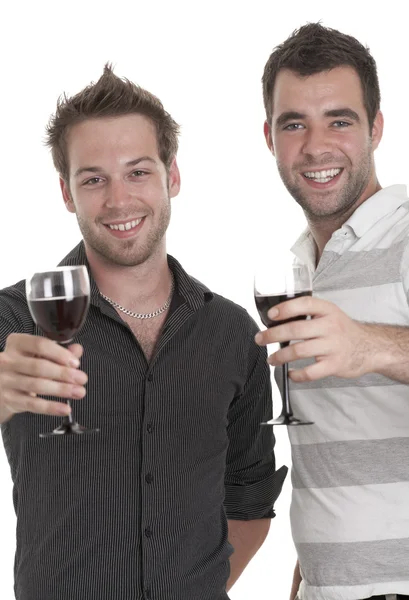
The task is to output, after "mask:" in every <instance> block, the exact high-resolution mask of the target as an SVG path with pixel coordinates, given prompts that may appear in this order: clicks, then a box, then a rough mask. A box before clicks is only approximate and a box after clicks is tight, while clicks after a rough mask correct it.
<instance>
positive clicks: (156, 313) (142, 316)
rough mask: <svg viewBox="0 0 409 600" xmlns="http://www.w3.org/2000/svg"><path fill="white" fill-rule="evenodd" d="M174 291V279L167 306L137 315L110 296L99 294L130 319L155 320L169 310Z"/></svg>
mask: <svg viewBox="0 0 409 600" xmlns="http://www.w3.org/2000/svg"><path fill="white" fill-rule="evenodd" d="M174 289H175V280H174V278H173V277H172V286H171V288H170V294H169V298H168V299H167V300H166V302H165V304H164V305H163V306H162V307H161V308H158V309H157V310H155V311H153V312H150V313H136V312H132V311H131V310H128V309H127V308H124V307H123V306H121V305H120V304H118V303H117V302H115V301H114V300H111V298H108V296H105V294H103V293H102V292H99V293H100V295H101V296H102V297H103V298H104V300H106V301H107V302H109V303H110V304H112V306H114V307H115V308H117V309H118V310H120V311H121V312H123V313H125V314H126V315H128V316H129V317H133V318H134V319H153V318H154V317H157V316H159V315H161V314H162V313H164V312H165V310H167V309H168V308H169V306H170V303H171V302H172V297H173V292H174Z"/></svg>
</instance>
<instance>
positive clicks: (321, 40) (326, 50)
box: [262, 23, 381, 130]
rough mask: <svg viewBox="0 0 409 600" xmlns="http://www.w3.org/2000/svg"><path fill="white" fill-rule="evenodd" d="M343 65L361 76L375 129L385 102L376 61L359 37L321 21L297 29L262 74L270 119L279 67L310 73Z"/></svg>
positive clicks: (265, 102)
mask: <svg viewBox="0 0 409 600" xmlns="http://www.w3.org/2000/svg"><path fill="white" fill-rule="evenodd" d="M341 66H349V67H352V68H353V69H355V71H356V72H357V74H358V76H359V79H360V81H361V85H362V92H363V100H364V106H365V109H366V113H367V116H368V121H369V127H370V130H372V126H373V123H374V120H375V117H376V114H377V112H378V111H379V107H380V103H381V94H380V90H379V81H378V74H377V68H376V62H375V60H374V58H373V57H372V56H371V54H370V52H369V48H367V47H365V46H363V45H362V44H361V43H360V42H358V40H357V39H355V38H354V37H352V36H350V35H346V34H344V33H341V32H340V31H337V30H336V29H331V28H329V27H324V26H323V25H321V24H320V23H308V24H307V25H304V26H303V27H300V28H299V29H298V30H295V31H294V32H293V33H292V34H291V35H290V37H288V38H287V39H286V40H285V42H283V43H282V44H280V45H279V46H277V47H276V48H275V49H274V50H273V52H272V54H271V55H270V58H269V59H268V61H267V63H266V66H265V68H264V74H263V78H262V83H263V98H264V108H265V111H266V116H267V122H268V123H269V124H271V119H272V116H273V102H272V101H273V93H274V85H275V81H276V77H277V75H278V73H279V71H281V70H282V69H290V70H291V71H294V72H295V73H297V74H298V75H301V76H308V75H314V74H316V73H321V72H323V71H329V70H331V69H334V68H335V67H341Z"/></svg>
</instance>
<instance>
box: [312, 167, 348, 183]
mask: <svg viewBox="0 0 409 600" xmlns="http://www.w3.org/2000/svg"><path fill="white" fill-rule="evenodd" d="M342 170H343V169H339V168H338V169H326V170H324V171H306V172H305V173H303V174H302V175H303V177H305V178H306V179H309V180H310V181H315V182H316V183H328V182H329V181H331V180H332V179H334V178H335V177H336V176H337V175H339V174H340V173H341V171H342Z"/></svg>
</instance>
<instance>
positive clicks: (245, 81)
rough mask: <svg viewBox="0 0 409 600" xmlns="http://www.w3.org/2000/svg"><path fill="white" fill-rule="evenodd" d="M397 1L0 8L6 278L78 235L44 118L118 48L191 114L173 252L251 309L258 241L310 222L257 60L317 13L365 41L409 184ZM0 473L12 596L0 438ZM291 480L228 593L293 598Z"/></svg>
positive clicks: (181, 111) (1, 558)
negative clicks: (285, 163) (278, 165)
mask: <svg viewBox="0 0 409 600" xmlns="http://www.w3.org/2000/svg"><path fill="white" fill-rule="evenodd" d="M399 4H400V3H398V2H397V1H396V2H395V1H389V2H387V3H384V4H383V7H382V10H380V9H377V8H376V4H375V3H373V2H367V1H364V2H361V3H360V2H358V1H356V2H348V1H345V0H344V2H342V3H331V2H318V1H317V2H314V1H308V2H302V3H297V2H290V1H283V2H274V0H270V1H268V2H267V1H265V0H252V1H251V2H249V1H246V2H244V1H241V0H235V1H230V0H218V1H214V0H207V1H206V2H195V1H190V2H188V1H187V0H186V2H184V1H182V0H173V1H170V0H169V1H168V2H166V1H165V0H163V1H157V0H156V1H155V0H150V1H149V0H145V1H144V2H141V1H139V0H133V1H132V2H130V1H129V2H123V1H121V0H117V1H115V2H114V3H113V4H112V5H111V6H109V5H108V4H106V5H105V4H104V3H103V2H98V3H97V2H93V1H92V2H91V1H90V2H87V1H85V0H84V1H83V2H78V1H77V0H70V1H68V2H64V3H63V2H61V3H59V2H55V3H53V4H52V5H51V4H50V5H48V4H47V3H45V2H41V1H39V2H33V3H31V2H30V3H29V2H28V0H25V2H24V1H23V2H20V3H17V2H16V3H9V6H8V7H7V8H6V9H3V14H2V17H1V20H0V22H1V26H0V27H1V32H0V50H1V56H2V78H1V79H2V81H1V95H0V106H1V113H0V115H1V138H0V147H1V167H2V173H1V187H0V190H1V197H0V219H1V220H0V226H1V235H0V257H1V258H0V261H1V262H0V267H1V268H0V288H1V287H4V286H6V285H9V284H12V283H14V282H16V281H17V280H19V279H22V278H24V277H25V276H26V275H27V274H28V273H29V272H30V270H31V269H36V268H40V266H41V265H42V264H44V263H45V262H47V263H48V264H50V261H51V262H52V264H56V263H57V262H59V260H60V259H61V258H62V257H63V256H65V254H66V253H67V252H68V251H69V250H70V249H71V248H72V247H73V246H74V245H75V244H76V243H77V241H78V240H79V232H78V229H77V226H76V221H75V217H74V216H73V215H70V214H68V213H67V212H66V211H65V208H64V206H63V203H62V200H61V198H60V192H59V186H58V178H57V175H56V173H55V172H54V170H53V166H52V163H51V158H50V156H49V153H48V150H46V149H45V148H44V146H43V139H44V126H45V124H46V122H47V121H48V118H49V115H50V114H51V113H52V112H53V111H54V109H55V103H56V99H57V97H58V96H59V95H60V94H61V93H62V92H63V91H66V92H68V93H75V92H77V91H79V90H80V89H81V88H82V87H83V86H85V85H87V84H88V83H89V82H90V81H91V80H93V81H95V80H96V79H98V77H99V76H100V74H101V72H102V68H103V65H104V63H105V62H106V61H108V60H109V61H112V62H113V63H114V66H115V72H116V73H117V74H118V75H120V76H126V77H128V78H129V79H132V80H134V81H136V82H137V83H139V84H140V85H142V86H143V87H146V88H147V89H148V90H150V91H152V92H153V93H155V94H156V95H157V96H159V98H161V100H162V101H163V103H164V105H165V108H166V109H167V110H168V111H169V112H170V113H171V114H172V116H173V117H174V118H175V119H176V120H177V121H178V122H179V123H180V124H181V125H182V136H181V143H180V152H179V166H180V170H181V174H182V191H181V193H180V195H179V197H177V198H176V199H175V200H174V201H173V216H172V223H171V227H170V230H169V234H168V249H169V252H170V253H171V254H173V255H175V256H176V257H177V258H178V259H179V260H180V261H181V263H182V264H183V265H184V267H185V268H186V269H187V271H188V272H190V273H191V274H193V275H195V276H196V277H197V278H199V279H201V280H202V281H203V282H205V283H206V284H207V285H208V286H209V287H211V288H212V289H214V290H215V291H217V292H219V293H221V294H223V295H225V296H227V297H229V298H231V299H233V300H235V301H236V302H237V303H239V304H242V305H243V306H245V307H246V308H247V309H248V310H249V312H250V313H251V314H252V315H253V316H254V317H255V318H257V317H256V312H255V309H254V306H253V297H252V272H253V267H254V264H255V261H256V260H257V252H260V251H261V250H260V244H261V243H263V244H266V242H267V241H268V246H269V251H270V252H271V261H272V264H274V261H275V260H277V261H279V260H280V254H279V253H278V249H279V248H281V249H282V248H287V247H288V246H290V245H291V243H292V241H293V239H294V238H295V237H296V236H297V235H298V233H299V232H300V230H301V229H302V227H303V226H304V217H303V215H302V212H301V211H300V210H299V209H298V207H297V206H296V205H295V203H294V202H293V201H292V199H291V198H290V197H289V196H288V194H287V192H286V191H285V189H284V188H283V186H282V184H281V182H280V180H279V177H278V175H277V173H276V169H275V164H274V160H273V159H272V157H271V155H270V154H269V153H268V150H267V147H266V146H265V142H264V138H263V133H262V131H263V120H264V112H263V105H262V93H261V83H260V79H261V76H262V72H263V68H264V64H265V62H266V60H267V58H268V56H269V54H270V52H271V51H272V49H273V47H274V46H275V45H276V44H278V43H281V42H282V41H283V40H284V39H285V38H286V37H287V36H288V35H289V34H290V33H291V32H292V31H293V30H294V29H296V28H298V27H299V26H300V25H303V24H305V23H306V22H307V21H317V20H320V19H321V20H322V22H323V24H324V25H328V26H331V27H335V28H338V29H340V30H341V31H344V32H345V33H349V34H351V35H354V36H356V37H357V38H358V39H359V40H360V41H361V42H363V43H365V44H367V45H369V47H370V49H371V51H372V53H373V54H374V56H375V58H376V60H377V63H378V71H379V77H380V82H381V90H382V108H383V112H384V115H385V121H386V125H385V133H384V140H383V142H382V144H381V147H380V149H379V150H378V151H377V155H376V156H377V167H378V173H379V177H380V181H381V185H383V186H387V185H391V184H393V183H406V172H407V167H408V156H407V154H406V152H405V151H406V147H405V146H406V141H407V136H408V120H407V114H408V109H407V97H408V81H407V57H408V51H407V36H408V32H407V23H406V21H405V19H404V18H403V14H402V12H401V9H400V8H399ZM375 11H376V12H375ZM275 398H276V409H275V412H277V410H278V409H279V407H280V400H279V398H278V396H277V394H276V396H275ZM276 429H277V431H276V435H277V446H276V454H277V466H281V465H282V464H283V463H285V464H287V465H290V461H291V459H290V451H289V445H288V441H287V434H286V431H285V429H283V428H276ZM0 480H1V485H0V508H1V511H0V532H1V533H0V597H1V599H2V600H12V599H13V598H14V595H13V591H12V586H13V583H12V569H13V558H14V547H15V542H14V537H15V517H14V512H13V507H12V500H11V482H10V476H9V469H8V465H7V462H6V459H5V456H4V452H3V451H2V450H0ZM290 487H291V484H290V478H289V477H288V478H287V481H286V483H285V487H284V491H283V493H282V495H281V496H280V498H279V500H278V502H277V504H276V511H277V517H276V519H274V520H273V521H272V525H271V529H270V534H269V536H268V539H267V541H266V543H265V544H264V546H263V548H262V549H261V550H260V551H259V553H258V555H257V556H256V558H255V559H254V560H253V561H252V563H251V564H250V566H249V567H248V568H247V570H246V572H245V573H244V574H243V576H242V577H241V579H240V581H239V582H238V583H237V584H236V586H235V587H234V588H233V590H232V592H231V598H232V600H244V599H246V600H253V598H254V599H255V598H257V599H258V600H267V599H273V598H277V599H279V600H282V599H283V598H284V599H285V598H287V597H288V591H289V587H290V582H291V578H292V570H293V567H294V563H295V553H294V549H293V545H292V541H291V534H290V527H289V521H288V510H289V502H290ZM340 568H342V566H340ZM56 600H57V599H56ZM163 600H165V599H163Z"/></svg>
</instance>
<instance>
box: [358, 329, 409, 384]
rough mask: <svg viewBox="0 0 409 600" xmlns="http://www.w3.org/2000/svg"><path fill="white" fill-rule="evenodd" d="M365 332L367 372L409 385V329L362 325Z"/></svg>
mask: <svg viewBox="0 0 409 600" xmlns="http://www.w3.org/2000/svg"><path fill="white" fill-rule="evenodd" d="M362 326H363V328H364V331H366V332H367V339H368V348H367V350H368V354H367V362H368V367H367V372H368V373H370V372H372V373H379V374H380V375H384V376H385V377H388V378H390V379H394V380H395V381H400V382H401V383H409V327H398V326H393V325H375V324H368V323H362Z"/></svg>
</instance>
